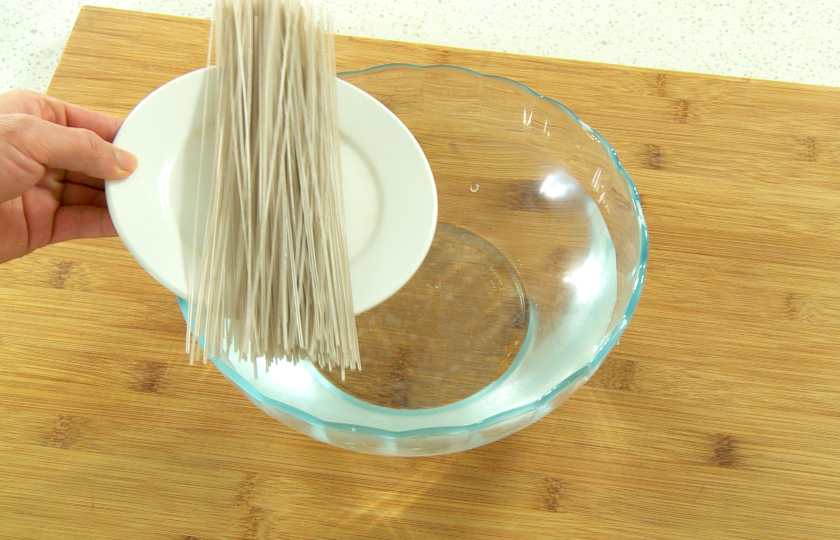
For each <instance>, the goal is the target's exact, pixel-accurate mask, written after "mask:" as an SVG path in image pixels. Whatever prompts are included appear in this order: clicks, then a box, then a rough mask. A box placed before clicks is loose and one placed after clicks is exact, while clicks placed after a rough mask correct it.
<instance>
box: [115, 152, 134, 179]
mask: <svg viewBox="0 0 840 540" xmlns="http://www.w3.org/2000/svg"><path fill="white" fill-rule="evenodd" d="M117 165H118V166H119V168H120V169H122V170H124V171H126V172H129V173H130V172H134V169H136V168H137V158H136V157H134V154H132V153H131V152H128V151H126V150H123V149H122V148H117Z"/></svg>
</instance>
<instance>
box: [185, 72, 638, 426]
mask: <svg viewBox="0 0 840 540" xmlns="http://www.w3.org/2000/svg"><path fill="white" fill-rule="evenodd" d="M396 68H409V69H421V70H434V69H447V70H457V71H461V72H463V73H467V74H470V75H474V76H477V77H480V78H486V79H492V80H497V81H501V82H503V83H506V84H512V85H513V86H515V87H517V88H519V89H521V90H524V91H525V92H526V93H528V94H530V95H532V96H534V97H536V98H539V99H542V100H545V101H546V102H548V103H550V104H552V105H554V106H555V107H557V108H558V109H560V110H561V111H562V112H564V113H565V114H566V115H567V116H568V117H569V118H571V119H572V120H573V121H574V122H575V123H577V124H578V125H579V126H580V127H581V128H582V129H583V130H584V131H586V132H587V133H588V134H590V135H591V136H593V137H594V138H595V139H596V140H597V141H598V142H599V143H600V145H601V147H602V148H603V149H604V150H605V151H606V153H607V155H608V156H609V158H610V161H611V162H612V164H613V166H614V167H615V168H616V170H617V171H618V174H619V175H620V176H621V178H622V179H623V180H624V182H625V184H626V186H627V189H628V191H629V192H630V197H631V199H632V201H633V207H634V209H635V213H636V218H637V221H638V225H639V232H640V237H641V245H640V248H639V271H638V273H637V275H636V281H635V283H634V284H633V293H632V295H631V297H630V301H629V302H628V304H627V308H626V309H625V311H624V315H623V316H622V319H621V322H619V324H618V325H616V327H615V328H613V330H612V331H611V332H610V333H609V335H608V336H607V338H606V339H604V340H603V341H602V342H601V345H600V346H599V347H598V349H597V350H596V352H595V354H594V355H593V357H592V359H591V360H590V361H589V362H587V364H586V365H585V366H583V367H582V368H580V369H579V370H577V371H575V372H574V373H572V374H571V375H570V376H568V377H566V378H565V379H563V380H562V381H560V382H559V383H558V384H557V385H555V386H554V387H552V389H551V390H549V391H548V392H547V393H545V394H544V395H543V396H541V397H540V398H538V399H536V400H534V401H531V402H529V403H526V404H524V405H520V406H519V407H515V408H513V409H509V410H506V411H504V412H501V413H497V414H494V415H493V416H490V417H488V418H485V419H484V420H481V421H480V422H475V423H473V424H468V425H445V426H436V427H428V428H421V429H412V430H405V431H395V430H388V429H381V428H375V427H370V426H364V425H358V424H347V423H342V422H330V421H327V420H322V419H320V418H318V417H316V416H313V415H311V414H309V413H307V412H304V411H302V410H300V409H298V408H296V407H292V406H290V405H288V404H286V403H283V402H281V401H277V400H275V399H272V398H269V397H267V396H265V395H263V394H262V393H261V392H260V391H259V390H257V389H256V388H254V386H253V385H251V384H250V383H249V382H247V381H246V380H245V379H243V378H242V377H241V376H240V375H239V374H238V373H237V372H236V370H235V369H233V368H232V367H231V366H230V365H228V364H227V363H225V362H223V361H218V360H217V359H215V358H211V361H212V362H213V364H214V365H215V366H216V368H217V369H218V370H219V371H221V372H222V373H223V374H224V375H225V376H226V377H228V378H229V379H230V380H231V381H233V383H234V384H236V385H237V386H238V387H239V388H240V389H241V390H242V391H243V392H245V393H246V394H247V396H248V397H249V399H251V400H253V401H256V402H259V403H261V404H264V405H266V406H269V407H271V408H272V409H276V410H278V411H280V412H282V413H284V414H287V415H289V416H291V417H293V418H295V419H297V420H300V421H302V422H304V423H306V424H309V425H310V426H313V427H315V428H320V429H323V430H324V431H327V430H329V431H340V432H347V433H354V434H357V435H371V436H374V437H378V438H383V439H410V438H414V437H430V436H440V435H460V434H469V433H474V432H476V431H479V430H481V429H483V428H485V427H489V426H492V425H495V424H498V423H500V422H504V421H506V420H509V419H511V418H515V417H518V416H521V415H526V414H528V413H532V412H534V411H536V410H538V409H539V408H540V407H541V406H542V405H544V404H547V403H550V402H551V401H552V400H553V399H554V398H555V397H557V396H558V395H560V394H562V393H563V392H564V391H565V390H566V389H568V388H569V387H570V386H571V385H572V384H574V383H577V381H578V380H580V378H581V377H584V376H585V375H586V373H587V372H594V370H595V369H597V367H599V365H600V364H601V362H603V360H604V359H605V358H606V356H607V354H608V353H609V352H610V350H612V348H613V346H615V345H616V344H617V343H618V340H619V338H620V337H621V334H622V333H623V332H624V330H625V329H626V328H627V325H628V323H629V322H630V318H631V317H632V316H633V313H634V312H635V310H636V306H637V305H638V303H639V298H640V297H641V294H642V288H643V286H644V282H645V274H646V270H647V259H648V229H647V223H646V222H645V218H644V214H643V212H642V204H641V199H640V197H639V192H638V190H637V189H636V185H635V183H634V182H633V180H632V179H631V178H630V175H629V174H628V172H627V170H626V169H625V168H624V165H622V164H621V161H620V160H619V159H618V155H617V154H616V152H615V150H614V149H613V147H612V146H611V145H610V144H609V143H608V142H607V140H606V139H605V138H604V137H603V136H602V135H601V134H600V133H598V132H597V131H595V130H594V129H592V128H591V127H589V125H588V124H587V123H586V122H584V121H583V120H581V119H580V117H579V116H578V115H577V114H575V113H574V112H572V110H571V109H569V108H568V107H566V106H565V105H563V104H562V103H560V102H559V101H557V100H555V99H553V98H551V97H548V96H545V95H542V94H540V93H538V92H535V91H534V90H531V89H530V88H529V87H527V86H525V85H524V84H522V83H520V82H518V81H515V80H513V79H510V78H508V77H504V76H501V75H489V74H484V73H479V72H477V71H474V70H472V69H469V68H464V67H461V66H455V65H449V64H433V65H418V64H410V63H390V64H382V65H378V66H374V67H370V68H366V69H360V70H352V71H342V72H339V73H338V74H337V75H338V76H339V77H341V76H345V75H359V74H365V73H372V72H375V71H384V70H386V69H396ZM178 301H179V303H180V304H181V308H182V309H184V307H185V305H186V301H185V300H183V299H182V298H178ZM465 399H470V398H469V397H468V398H465ZM456 404H457V402H456V403H453V404H450V405H448V406H447V407H451V406H452V405H456ZM377 409H381V408H380V407H377ZM435 409H438V407H435V408H434V409H425V410H427V411H431V410H435ZM423 410H424V409H418V410H417V412H418V413H419V412H421V411H423ZM402 412H404V411H400V410H395V411H394V413H395V414H400V413H402Z"/></svg>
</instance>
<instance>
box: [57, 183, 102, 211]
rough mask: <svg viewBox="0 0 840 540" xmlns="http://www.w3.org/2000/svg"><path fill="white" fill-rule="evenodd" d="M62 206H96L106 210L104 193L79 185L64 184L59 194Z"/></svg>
mask: <svg viewBox="0 0 840 540" xmlns="http://www.w3.org/2000/svg"><path fill="white" fill-rule="evenodd" d="M61 204H62V205H63V206H97V207H99V208H107V207H108V204H107V202H106V197H105V192H104V191H102V190H101V189H94V188H92V187H89V186H83V185H81V184H73V183H66V184H65V185H64V192H63V193H62V194H61Z"/></svg>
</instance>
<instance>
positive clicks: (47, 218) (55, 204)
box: [0, 90, 137, 263]
mask: <svg viewBox="0 0 840 540" xmlns="http://www.w3.org/2000/svg"><path fill="white" fill-rule="evenodd" d="M121 124H122V121H121V120H119V119H118V118H114V117H112V116H108V115H107V114H102V113H98V112H94V111H90V110H87V109H84V108H82V107H79V106H76V105H71V104H69V103H65V102H63V101H59V100H57V99H53V98H50V97H47V96H43V95H41V94H36V93H35V92H29V91H26V90H15V91H13V92H8V93H5V94H0V263H4V262H6V261H9V260H11V259H14V258H17V257H22V256H24V255H26V254H28V253H31V252H33V251H35V250H36V249H38V248H41V247H44V246H46V245H49V244H55V243H57V242H63V241H65V240H73V239H75V238H98V237H103V236H116V234H117V232H116V229H114V224H113V222H112V221H111V216H110V215H109V214H108V207H107V205H106V203H105V191H104V188H105V181H104V180H103V179H106V178H107V179H109V180H111V179H120V178H125V177H127V176H128V175H129V174H131V172H132V171H134V169H135V168H136V167H137V159H136V158H135V157H134V156H133V155H132V154H130V153H129V152H126V151H125V150H121V149H119V148H117V147H116V146H114V145H112V144H111V141H113V140H114V136H115V135H116V134H117V130H118V129H119V127H120V125H121Z"/></svg>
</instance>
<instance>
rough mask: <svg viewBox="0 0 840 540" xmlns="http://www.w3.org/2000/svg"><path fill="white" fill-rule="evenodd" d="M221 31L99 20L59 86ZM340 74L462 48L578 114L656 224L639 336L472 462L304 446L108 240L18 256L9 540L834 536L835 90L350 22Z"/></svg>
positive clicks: (76, 88) (4, 318) (9, 337)
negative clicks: (250, 397)
mask: <svg viewBox="0 0 840 540" xmlns="http://www.w3.org/2000/svg"><path fill="white" fill-rule="evenodd" d="M208 26H209V25H208V23H207V21H201V20H190V19H180V18H173V17H166V16H159V15H148V14H140V13H132V12H126V11H115V10H108V9H100V8H85V9H83V10H82V11H81V13H80V15H79V18H78V21H77V22H76V26H75V27H74V29H73V33H72V35H71V37H70V40H69V42H68V44H67V48H66V50H65V52H64V55H63V57H62V59H61V62H60V64H59V66H58V69H57V70H56V73H55V76H54V78H53V81H52V84H51V85H50V89H49V93H50V94H51V95H53V96H56V97H58V98H61V99H65V100H68V101H73V102H76V103H79V104H81V105H84V106H87V107H90V108H94V109H97V110H101V111H105V112H109V113H112V114H115V115H118V116H125V115H126V114H127V113H128V112H129V111H130V110H131V108H132V107H133V106H134V105H135V104H136V103H137V102H138V101H139V100H140V99H142V98H143V97H144V96H146V95H147V94H148V93H149V92H151V91H152V90H153V89H155V88H156V87H158V86H160V85H161V84H163V83H165V82H167V81H168V80H170V79H172V78H174V77H176V76H178V75H180V74H182V73H185V72H187V71H190V70H193V69H195V68H198V67H201V66H202V65H204V63H205V46H206V42H207V38H208ZM337 48H338V63H339V68H340V69H342V70H347V69H358V68H365V67H369V66H374V65H378V64H383V63H388V62H412V63H417V64H437V63H448V64H457V65H461V66H465V67H469V68H472V69H474V70H477V71H480V72H484V73H493V74H499V75H506V76H508V77H512V78H514V79H516V80H518V81H520V82H522V83H524V84H526V85H528V86H530V87H531V88H533V89H535V90H536V91H538V92H541V93H543V94H546V95H548V96H551V97H553V98H556V99H558V100H560V101H561V102H563V103H565V104H566V105H568V106H569V107H570V108H571V109H572V110H574V111H576V112H577V113H578V114H579V115H580V116H581V117H582V118H583V119H584V120H585V121H587V122H588V123H589V124H591V125H592V126H593V127H595V128H596V129H598V130H599V131H600V132H601V133H603V134H604V135H605V136H606V137H607V139H608V140H609V141H610V142H611V143H612V144H613V145H614V147H615V148H616V150H617V152H618V155H619V157H620V158H621V159H622V160H623V162H624V163H625V165H626V166H627V168H628V170H629V172H630V174H631V176H632V177H633V178H634V180H635V181H636V183H637V185H638V187H639V191H640V192H641V194H642V198H643V204H644V210H645V214H646V217H647V220H648V224H649V226H650V238H651V250H650V266H649V271H648V281H647V284H646V285H645V290H644V294H643V296H642V301H641V303H640V305H639V308H638V311H637V312H636V315H635V316H634V318H633V320H632V322H631V324H630V327H629V329H628V330H627V332H626V333H625V334H624V336H623V338H622V341H621V344H620V345H619V346H618V347H616V348H615V350H614V351H613V353H612V354H611V355H610V357H609V359H608V360H607V361H606V363H605V364H604V366H603V367H602V368H601V370H600V371H599V372H598V373H597V374H596V376H595V377H593V379H592V380H591V381H590V382H589V383H588V384H586V385H585V386H584V387H583V389H582V390H580V391H579V392H578V393H577V394H575V395H574V396H573V397H572V398H571V399H570V400H569V401H568V402H566V403H565V404H564V405H562V406H561V407H560V408H559V409H558V410H556V411H555V412H554V413H552V414H551V415H549V416H548V417H546V418H545V419H543V420H541V421H540V422H538V423H537V424H535V425H533V426H531V427H529V428H527V429H525V430H524V431H522V432H520V433H518V434H516V435H514V436H512V437H509V438H507V439H505V440H502V441H500V442H497V443H494V444H491V445H489V446H485V447H482V448H479V449H477V450H473V451H470V452H465V453H461V454H456V455H449V456H442V457H435V458H419V459H395V458H382V457H373V456H366V455H360V454H356V453H352V452H348V451H344V450H339V449H336V448H333V447H330V446H327V445H325V444H322V443H318V442H315V441H313V440H310V439H309V438H307V437H305V436H302V435H299V434H297V433H296V432H294V431H292V430H291V429H288V428H286V427H285V426H283V425H282V424H279V423H277V422H275V421H274V420H272V419H270V418H269V417H268V416H267V415H265V414H263V413H262V412H260V411H259V410H258V409H257V408H256V407H254V406H253V405H251V404H250V403H249V402H248V401H247V400H246V399H245V398H244V397H243V396H241V395H240V394H239V392H238V391H237V390H236V389H234V388H233V387H232V386H231V385H230V384H229V383H228V382H227V381H225V380H224V379H223V378H222V376H221V375H220V374H219V373H218V372H217V371H216V370H215V369H213V368H212V367H211V366H205V367H202V366H193V367H190V366H188V365H187V356H186V355H185V354H184V353H183V352H182V349H183V341H184V336H183V331H184V323H183V319H182V318H181V315H180V313H179V311H178V309H177V305H176V303H175V299H174V298H173V297H172V295H171V294H169V293H168V292H167V291H166V290H165V289H163V287H161V286H160V285H158V284H157V283H156V282H155V281H154V280H153V279H152V278H151V277H149V276H148V275H147V274H146V273H145V272H144V271H143V270H142V269H141V268H140V267H139V266H138V265H137V264H136V263H135V262H134V260H133V259H132V258H131V257H130V256H129V254H128V253H127V252H126V250H125V249H124V247H123V246H122V244H121V242H120V241H119V240H117V239H110V240H98V241H78V242H74V243H69V244H65V245H59V246H52V247H50V248H47V249H43V250H41V251H40V252H37V253H36V254H33V255H31V256H29V257H26V258H24V259H22V260H18V261H14V262H12V263H9V264H6V265H3V266H2V267H0V434H2V435H0V538H2V539H12V538H14V539H53V538H55V539H63V540H73V539H82V538H84V539H90V538H109V539H110V538H131V539H147V538H148V539H161V538H163V539H172V540H196V539H202V540H216V539H227V538H239V539H252V538H314V539H322V538H356V539H368V538H383V539H384V538H396V539H402V538H429V539H432V538H435V539H436V538H452V539H491V538H521V539H529V540H533V539H541V538H542V539H572V538H574V539H583V538H586V539H598V540H604V539H622V540H624V539H645V540H649V539H659V538H662V539H665V538H667V539H672V538H710V539H735V538H752V539H761V540H771V539H784V540H791V539H799V538H801V539H809V540H812V539H829V538H840V338H838V324H837V320H838V319H840V270H838V264H840V179H838V173H837V171H838V165H840V89H835V88H823V87H815V86H802V85H793V84H784V83H776V82H764V81H754V80H748V79H734V78H724V77H712V76H703V75H693V74H685V73H673V72H662V71H654V70H648V69H636V68H629V67H617V66H605V65H597V64H591V63H583V62H570V61H564V60H550V59H544V58H534V57H523V56H512V55H505V54H496V53H487V52H478V51H466V50H455V49H448V48H443V47H431V46H424V45H416V44H408V43H394V42H386V41H376V40H369V39H357V38H349V37H343V38H340V39H339V40H338V42H337Z"/></svg>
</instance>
